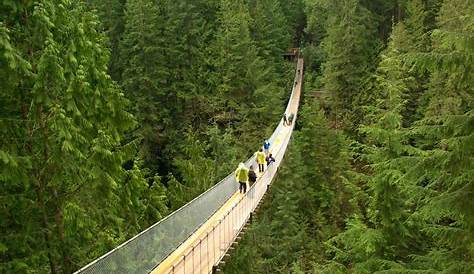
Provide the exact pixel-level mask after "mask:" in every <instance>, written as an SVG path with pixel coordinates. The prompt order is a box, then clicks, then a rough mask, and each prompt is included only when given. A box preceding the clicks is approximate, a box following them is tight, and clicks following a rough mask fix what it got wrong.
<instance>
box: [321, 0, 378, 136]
mask: <svg viewBox="0 0 474 274" xmlns="http://www.w3.org/2000/svg"><path fill="white" fill-rule="evenodd" d="M333 8H334V9H335V10H339V12H337V13H335V14H336V16H333V17H331V18H330V19H329V20H330V21H329V22H328V24H329V26H330V27H329V28H328V31H327V37H326V38H325V39H324V41H323V48H324V51H325V55H326V61H325V63H324V64H323V79H322V81H323V84H324V89H325V90H326V92H328V93H329V94H330V95H331V100H332V113H331V115H332V116H333V117H335V118H336V120H339V121H338V123H339V122H340V119H342V121H343V122H344V121H345V122H346V123H352V122H353V124H354V125H357V123H358V122H357V121H359V120H360V117H357V116H356V115H355V114H356V113H355V111H354V108H356V109H357V107H358V106H360V105H361V104H363V102H364V101H366V100H367V99H366V98H364V97H365V94H364V93H363V92H364V81H365V79H367V78H368V76H369V74H370V72H371V70H372V68H371V61H372V60H373V58H374V56H373V55H374V48H375V45H374V42H375V41H376V39H374V37H375V35H374V34H375V29H374V23H373V21H372V14H371V13H370V12H369V11H368V10H366V9H365V8H364V7H362V6H361V5H360V4H359V2H358V1H357V0H348V1H344V2H343V3H339V4H335V5H334V6H333ZM351 116H352V117H351ZM354 116H355V118H354ZM346 128H348V127H346Z"/></svg>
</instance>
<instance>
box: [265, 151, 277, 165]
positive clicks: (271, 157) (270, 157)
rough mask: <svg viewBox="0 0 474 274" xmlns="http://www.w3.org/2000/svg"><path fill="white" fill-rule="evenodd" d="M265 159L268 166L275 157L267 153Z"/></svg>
mask: <svg viewBox="0 0 474 274" xmlns="http://www.w3.org/2000/svg"><path fill="white" fill-rule="evenodd" d="M265 161H267V166H269V165H270V164H271V163H274V162H275V158H273V156H272V154H271V153H270V154H268V156H267V158H265Z"/></svg>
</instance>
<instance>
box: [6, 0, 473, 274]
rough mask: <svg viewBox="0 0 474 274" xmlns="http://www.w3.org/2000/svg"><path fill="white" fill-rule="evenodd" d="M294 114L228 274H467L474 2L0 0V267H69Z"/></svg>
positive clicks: (216, 175) (216, 173)
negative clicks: (275, 170) (289, 56)
mask: <svg viewBox="0 0 474 274" xmlns="http://www.w3.org/2000/svg"><path fill="white" fill-rule="evenodd" d="M289 47H301V49H302V52H303V55H304V58H305V64H306V67H305V94H304V101H303V104H302V108H301V116H300V119H299V120H298V123H297V126H296V132H295V136H294V137H293V140H292V142H291V145H290V149H289V152H288V155H287V156H286V158H285V161H284V164H283V167H282V169H281V171H280V173H279V177H278V179H277V180H276V182H275V184H274V185H273V186H272V189H271V191H270V195H269V196H268V198H267V200H266V201H265V204H264V206H263V210H261V211H260V212H259V214H258V218H257V220H256V221H255V222H254V223H253V224H252V225H251V226H250V228H249V230H248V233H246V234H245V237H244V238H243V240H242V242H241V243H240V244H239V248H237V249H236V250H235V251H233V254H232V257H231V258H232V259H231V260H230V261H228V262H227V263H226V267H225V268H224V272H225V273H472V272H474V263H473V261H474V200H473V199H472V197H473V194H474V173H473V172H474V166H473V165H474V159H473V158H474V117H473V115H474V113H473V98H472V96H473V93H474V92H473V84H474V80H473V71H472V65H473V63H474V62H473V61H474V60H473V59H474V58H473V56H474V3H473V2H472V0H341V1H332V0H180V1H169V0H82V1H72V0H43V1H34V0H26V1H16V0H4V1H1V2H0V80H1V81H0V140H1V141H0V206H1V211H0V227H1V234H0V273H54V274H56V273H71V272H73V271H75V270H77V269H79V268H80V267H81V266H83V265H85V264H87V263H88V262H90V261H91V260H93V259H95V258H97V257H99V256H100V255H102V254H104V253H105V252H107V251H108V250H110V249H112V248H113V247H115V246H117V245H118V244H120V243H122V242H123V241H125V240H127V239H129V238H130V237H132V236H134V235H136V234H137V233H138V232H140V231H142V230H143V229H145V228H147V227H149V226H150V225H151V224H153V223H155V222H157V221H158V220H160V219H161V218H163V217H164V216H166V215H167V214H169V213H170V212H172V211H173V210H175V209H177V208H179V207H180V206H182V205H183V204H185V203H186V202H187V201H189V200H191V199H192V198H194V197H196V196H197V195H199V194H200V193H202V192H203V191H205V190H206V189H208V188H209V187H211V186H212V185H213V184H215V183H216V182H218V181H219V180H220V179H221V178H223V177H224V176H225V175H227V174H228V173H229V172H231V171H232V170H233V169H234V168H235V167H236V165H237V163H238V162H240V161H241V160H244V159H246V158H247V157H248V156H249V155H251V153H252V152H254V151H255V150H256V149H257V148H258V147H259V145H260V144H261V142H262V140H263V139H264V138H265V137H266V136H269V134H270V133H271V132H272V130H273V128H274V126H275V125H276V123H277V122H278V121H279V120H280V119H281V113H282V112H283V109H284V106H285V103H286V100H287V99H288V96H289V91H290V89H291V85H292V81H293V79H292V77H293V75H294V63H291V62H287V61H284V60H283V58H282V57H281V56H282V54H283V53H284V52H285V51H286V50H287V49H288V48H289Z"/></svg>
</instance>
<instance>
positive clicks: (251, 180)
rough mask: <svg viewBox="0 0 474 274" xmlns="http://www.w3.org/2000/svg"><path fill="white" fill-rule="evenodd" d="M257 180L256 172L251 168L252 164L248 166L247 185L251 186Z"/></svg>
mask: <svg viewBox="0 0 474 274" xmlns="http://www.w3.org/2000/svg"><path fill="white" fill-rule="evenodd" d="M256 181H257V174H256V173H255V171H254V170H253V166H250V170H249V187H251V186H252V185H253V184H255V182H256Z"/></svg>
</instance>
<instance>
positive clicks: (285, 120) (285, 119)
mask: <svg viewBox="0 0 474 274" xmlns="http://www.w3.org/2000/svg"><path fill="white" fill-rule="evenodd" d="M287 123H288V118H286V113H283V125H284V126H286V124H287Z"/></svg>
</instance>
